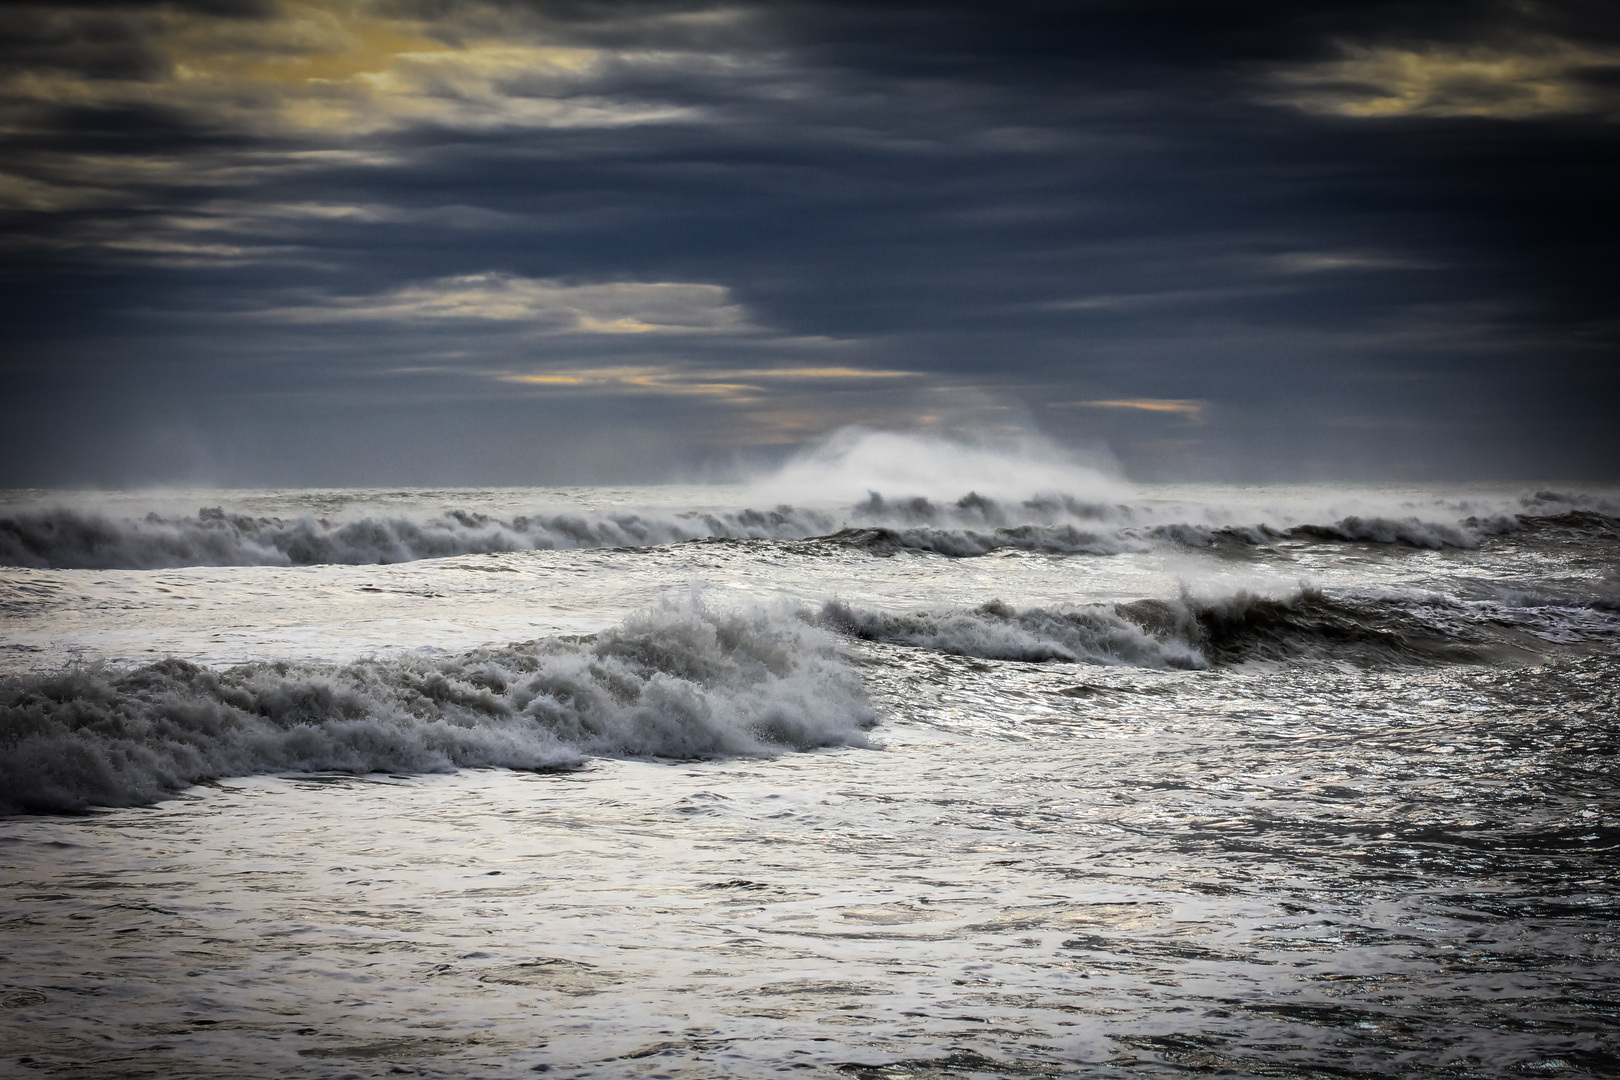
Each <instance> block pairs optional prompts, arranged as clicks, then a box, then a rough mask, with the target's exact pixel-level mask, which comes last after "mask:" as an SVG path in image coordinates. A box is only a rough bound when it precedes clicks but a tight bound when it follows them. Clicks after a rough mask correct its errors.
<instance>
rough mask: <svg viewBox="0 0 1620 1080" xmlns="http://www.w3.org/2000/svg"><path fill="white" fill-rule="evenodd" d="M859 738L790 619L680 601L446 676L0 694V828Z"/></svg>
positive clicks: (31, 686) (823, 653)
mask: <svg viewBox="0 0 1620 1080" xmlns="http://www.w3.org/2000/svg"><path fill="white" fill-rule="evenodd" d="M873 722H874V719H873V714H872V711H871V709H870V707H869V706H868V705H867V703H866V699H865V695H864V692H863V691H862V688H861V685H860V682H859V680H858V679H857V678H856V676H855V675H854V673H853V671H852V670H851V669H850V668H849V667H848V666H846V665H845V664H844V663H843V662H842V661H841V660H840V659H839V658H838V657H837V656H836V655H835V654H834V652H833V651H832V649H831V648H830V642H829V641H828V640H827V638H826V637H825V635H823V634H821V633H819V632H817V631H815V630H814V629H813V628H811V627H809V626H808V625H806V624H805V622H804V621H803V620H801V619H798V618H795V617H793V616H792V615H790V614H786V613H782V612H773V611H769V610H761V611H755V612H752V613H744V614H736V613H733V614H722V613H717V612H714V611H710V610H709V609H707V608H705V607H704V606H703V605H702V604H700V603H695V602H694V603H692V604H687V605H685V606H676V607H665V608H661V609H658V610H655V611H652V612H649V613H647V614H644V615H642V616H639V617H637V618H634V619H632V620H630V621H628V622H626V623H625V624H624V625H622V626H620V627H618V628H616V629H613V630H610V631H608V632H605V633H602V634H599V635H596V636H594V637H590V638H585V639H578V638H575V639H567V638H562V639H551V640H545V641H537V642H531V643H529V644H526V645H514V646H510V647H507V648H502V649H485V650H478V651H475V652H470V653H466V654H463V655H460V656H454V657H449V658H444V659H433V660H426V659H412V658H400V659H391V660H369V661H362V662H359V663H354V664H347V665H314V664H305V665H298V664H286V663H259V664H249V665H245V666H242V667H236V668H231V669H228V670H223V671H220V670H215V669H212V668H208V667H203V666H200V665H197V664H192V663H187V662H185V661H181V660H165V661H161V662H159V663H155V664H148V665H145V666H141V667H136V668H132V669H122V670H120V669H111V668H83V669H71V670H68V671H65V672H61V673H58V674H54V675H50V676H45V677H14V678H11V679H7V680H5V681H3V682H0V813H13V812H16V811H19V810H24V811H61V810H77V809H81V808H83V807H85V806H90V805H96V806H128V805H138V804H142V803H149V802H154V801H157V800H159V799H162V798H165V797H167V796H169V795H171V794H173V793H174V792H175V791H178V790H180V789H182V788H184V787H187V786H189V785H192V784H195V783H198V782H199V781H203V780H209V779H214V778H218V777H225V776H245V775H251V774H258V773H275V772H289V771H341V772H351V773H368V772H379V771H386V772H417V773H420V772H444V771H449V770H452V769H455V768H458V767H488V766H503V767H506V768H513V769H555V768H568V767H572V766H576V765H578V764H579V763H580V762H581V761H583V760H584V758H585V757H586V756H587V755H609V756H627V757H652V758H661V757H668V758H712V757H730V756H739V755H742V756H762V755H769V754H774V753H779V752H782V751H785V750H802V749H808V748H811V747H817V746H833V745H851V744H854V745H859V744H862V743H863V742H864V738H863V735H862V732H863V731H864V730H865V729H866V728H868V727H870V726H871V725H872V723H873Z"/></svg>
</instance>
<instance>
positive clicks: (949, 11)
mask: <svg viewBox="0 0 1620 1080" xmlns="http://www.w3.org/2000/svg"><path fill="white" fill-rule="evenodd" d="M0 11H3V12H4V14H3V16H0V22H3V24H4V28H5V29H4V35H3V43H0V48H4V49H5V50H6V52H5V57H6V59H5V61H4V63H3V66H4V67H5V68H6V69H7V70H9V71H11V72H13V74H12V75H11V76H9V77H8V78H7V79H6V81H5V86H4V98H3V101H0V129H3V135H0V138H3V139H4V146H5V151H4V154H5V159H4V160H5V164H4V166H3V167H0V207H3V211H0V235H3V243H4V245H5V246H4V248H3V249H0V250H4V251H5V253H6V255H5V265H4V274H5V280H6V281H7V289H6V292H7V299H6V301H5V304H6V314H7V316H8V323H9V325H11V326H13V327H14V328H15V333H14V339H13V345H12V347H11V348H10V349H9V350H8V357H7V359H6V360H5V365H6V378H7V380H8V382H9V383H10V385H11V387H12V388H13V393H11V394H10V395H8V404H7V406H6V409H7V413H8V415H7V421H8V422H7V424H6V440H7V442H6V448H5V451H4V454H5V464H6V466H7V469H6V470H5V476H4V477H3V478H0V480H3V481H4V482H10V483H33V482H61V481H68V480H78V479H103V480H123V479H158V478H166V477H175V476H178V477H180V478H187V479H197V478H202V479H218V480H241V481H245V482H288V481H293V482H299V481H305V482H365V481H367V480H369V479H376V480H378V481H379V482H391V483H398V482H409V481H411V480H420V481H422V482H451V481H465V482H481V481H505V482H522V481H524V480H543V479H560V478H570V477H585V478H598V479H602V478H609V476H610V475H613V474H622V475H625V476H651V475H655V474H657V472H658V471H659V470H660V469H667V468H668V467H669V465H670V463H671V462H672V461H673V462H678V461H688V462H692V461H696V460H700V459H706V458H712V457H714V456H715V455H716V454H718V455H720V456H721V457H724V456H725V455H726V454H729V453H732V452H746V451H747V450H748V448H749V447H769V446H780V445H788V444H791V443H793V442H795V441H802V440H804V439H807V438H811V437H814V436H815V435H816V434H818V433H819V432H823V431H826V430H829V429H831V428H834V427H837V426H839V425H841V424H844V423H850V422H860V423H869V424H877V425H916V424H941V423H949V422H951V420H952V418H953V417H958V416H966V417H970V418H972V419H973V420H974V421H975V422H985V420H986V418H987V417H988V418H990V420H991V421H992V422H994V421H995V418H996V417H1004V418H1007V419H1008V421H1009V422H1011V421H1012V420H1018V421H1019V422H1022V420H1025V419H1033V421H1034V422H1036V423H1039V424H1041V425H1043V426H1045V427H1047V428H1048V429H1050V430H1053V431H1056V432H1059V433H1061V434H1064V435H1065V436H1067V437H1070V438H1073V439H1077V440H1081V441H1091V440H1096V439H1098V438H1103V439H1106V440H1107V441H1108V442H1109V443H1110V444H1111V445H1112V446H1113V447H1114V448H1115V450H1116V451H1118V452H1119V453H1120V454H1121V456H1122V457H1123V458H1124V460H1125V462H1126V464H1127V466H1128V468H1129V469H1130V470H1131V471H1134V472H1136V473H1138V474H1143V475H1148V474H1153V473H1161V474H1174V473H1186V472H1188V471H1199V470H1202V471H1205V472H1210V473H1220V472H1224V473H1228V474H1237V475H1287V474H1300V473H1306V472H1322V473H1338V474H1357V473H1371V474H1383V473H1387V472H1390V471H1396V472H1402V471H1404V472H1407V473H1410V474H1415V475H1420V474H1423V473H1425V472H1429V473H1434V474H1440V475H1444V474H1457V473H1474V474H1491V473H1503V474H1507V473H1511V474H1516V475H1527V474H1538V473H1539V474H1556V473H1561V474H1566V475H1612V473H1613V472H1614V467H1615V463H1616V461H1617V460H1620V454H1617V453H1616V451H1617V450H1620V444H1617V441H1616V439H1617V437H1616V435H1615V434H1614V433H1613V430H1612V429H1613V425H1612V424H1610V423H1608V422H1607V417H1606V416H1605V412H1606V409H1605V406H1604V402H1605V400H1613V394H1614V392H1615V390H1617V389H1620V387H1617V386H1616V380H1617V376H1616V371H1617V370H1620V364H1616V363H1615V361H1616V359H1617V356H1616V348H1615V344H1616V343H1615V329H1616V324H1615V321H1614V317H1613V314H1612V300H1611V299H1610V297H1611V296H1612V294H1613V287H1614V284H1615V281H1614V271H1613V270H1612V268H1611V266H1610V265H1609V263H1610V261H1611V260H1610V259H1609V258H1608V252H1610V251H1612V250H1613V247H1612V245H1613V241H1614V239H1615V238H1614V236H1613V233H1612V231H1607V230H1610V229H1612V227H1611V226H1609V224H1608V221H1607V216H1606V215H1605V213H1604V210H1605V204H1606V202H1607V200H1608V198H1609V195H1608V192H1610V191H1612V190H1614V188H1615V186H1616V182H1617V181H1620V169H1617V167H1616V165H1617V163H1616V160H1615V146H1616V142H1615V138H1614V136H1615V132H1616V131H1617V128H1616V126H1615V124H1616V119H1617V116H1620V87H1617V85H1616V81H1615V79H1614V78H1613V75H1614V73H1615V72H1616V71H1617V70H1620V19H1617V18H1616V17H1615V16H1614V15H1613V14H1612V13H1611V11H1612V9H1611V8H1610V7H1608V6H1606V5H1596V4H1590V5H1583V4H1576V3H1564V4H1550V5H1527V4H1513V5H1507V4H1454V3H1448V4H1439V3H1435V4H1409V3H1403V4H1387V5H1380V4H1365V3H1358V4H1345V5H1338V6H1335V5H1298V4H1292V3H1289V4H1284V3H1276V4H1263V3H1262V4H1249V5H1242V6H1237V5H1224V4H1208V3H1203V4H1194V3H1180V4H1178V3H1155V4H1139V3H1133V4H1125V3H1109V4H1105V3H1091V4H1056V3H1048V4H1037V3H1027V4H1007V5H996V6H994V7H989V6H986V5H982V4H966V3H963V4H950V3H934V4H899V3H896V4H883V3H861V4H831V3H823V4H769V5H747V4H744V5H731V6H718V5H699V4H691V5H678V4H667V3H658V4H651V3H649V4H635V3H600V2H595V3H574V4H564V3H530V4H498V3H484V4H471V3H459V2H441V3H432V2H425V0H424V2H414V0H411V2H407V0H397V2H389V3H375V4H367V3H361V2H353V3H336V2H333V3H321V4H307V5H305V4H295V3H286V4H275V3H262V4H240V5H235V4H225V3H220V4H214V5H184V4H166V5H161V6H158V5H143V4H137V3H123V4H101V5H50V6H27V5H22V6H13V7H7V8H4V9H0ZM1144 402H1145V403H1149V404H1148V405H1143V403H1144ZM1153 402H1159V403H1166V402H1169V403H1182V405H1183V406H1185V407H1182V408H1173V407H1155V406H1152V405H1151V403H1153ZM1133 403H1134V404H1133Z"/></svg>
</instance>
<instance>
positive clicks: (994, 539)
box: [0, 436, 1620, 1080]
mask: <svg viewBox="0 0 1620 1080" xmlns="http://www.w3.org/2000/svg"><path fill="white" fill-rule="evenodd" d="M886 439H887V440H888V441H885V440H886ZM0 564H3V569H0V619H3V623H0V671H3V678H0V809H3V812H4V816H3V817H0V926H3V927H4V930H3V935H0V950H3V953H0V1004H3V1005H4V1008H3V1009H0V1046H3V1048H4V1049H3V1050H0V1075H5V1076H16V1077H38V1078H41V1080H44V1078H57V1077H64V1078H65V1077H74V1078H111V1077H130V1078H134V1077H164V1078H173V1077H334V1078H335V1077H371V1076H399V1075H407V1076H409V1075H414V1076H445V1077H460V1076H478V1077H501V1076H514V1077H515V1076H532V1075H536V1074H548V1075H551V1076H559V1077H604V1078H611V1077H763V1076H791V1075H809V1076H828V1077H846V1078H853V1080H902V1078H933V1077H1037V1078H1039V1077H1067V1076H1104V1075H1106V1076H1120V1075H1129V1076H1182V1075H1186V1074H1189V1073H1214V1074H1226V1075H1243V1076H1267V1077H1310V1078H1327V1077H1332V1078H1347V1077H1361V1076H1366V1077H1372V1076H1417V1077H1427V1076H1433V1077H1524V1076H1569V1077H1575V1076H1616V1075H1620V1046H1617V1041H1616V1033H1617V1030H1620V1026H1617V1021H1620V964H1617V959H1620V955H1617V949H1616V947H1617V941H1620V927H1617V923H1616V919H1615V917H1616V914H1617V905H1620V893H1617V888H1620V859H1617V858H1616V846H1617V842H1620V798H1617V790H1616V770H1615V752H1616V749H1617V747H1620V730H1617V719H1620V716H1617V711H1620V492H1617V491H1615V490H1613V489H1604V488H1600V487H1594V486H1580V485H1569V484H1562V485H1553V484H1544V485H1524V484H1478V485H1458V484H1451V485H1382V486H1360V487H1352V486H1344V485H1294V486H1260V487H1255V486H1249V487H1239V486H1218V485H1191V484H1189V485H1146V484H1132V483H1128V482H1126V481H1124V480H1122V479H1120V478H1118V477H1117V476H1115V475H1111V474H1109V473H1107V472H1106V471H1105V470H1099V469H1094V468H1088V467H1086V466H1085V465H1083V464H1078V463H1075V462H1073V461H1068V460H1062V459H1058V458H1055V457H1054V456H1053V455H1043V454H1040V453H1034V452H1030V451H1029V450H1028V448H1025V450H1023V451H1018V452H1014V451H1009V450H996V449H987V448H984V447H971V446H970V447H962V446H958V445H954V444H947V443H944V442H942V441H929V440H918V439H911V440H909V441H907V440H905V439H903V438H901V437H898V436H892V437H878V436H867V437H863V438H862V439H861V440H856V441H855V442H846V443H845V444H844V445H842V446H835V447H834V448H833V450H831V451H829V452H826V453H823V454H821V455H820V456H811V457H809V458H803V459H799V460H797V461H795V462H794V463H792V464H790V465H789V466H788V467H786V468H784V469H782V470H780V471H778V472H777V473H775V474H773V475H771V476H767V477H765V478H763V479H761V480H758V481H755V482H751V483H748V484H730V485H686V486H659V487H614V488H609V487H597V488H535V489H500V490H472V489H457V490H427V489H400V490H324V491H309V490H266V491H225V490H186V491H140V492H68V491H18V492H7V493H3V494H0Z"/></svg>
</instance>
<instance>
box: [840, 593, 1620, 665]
mask: <svg viewBox="0 0 1620 1080" xmlns="http://www.w3.org/2000/svg"><path fill="white" fill-rule="evenodd" d="M818 621H819V622H820V623H821V624H822V625H823V626H825V627H827V628H828V629H831V630H835V631H837V632H839V633H842V634H846V635H848V636H850V637H854V638H857V639H860V640H863V641H872V642H877V643H881V644H886V645H903V646H908V647H912V648H918V649H925V650H929V651H932V652H938V653H944V654H947V655H951V656H967V657H975V658H978V659H982V660H1011V661H1022V662H1026V663H1046V662H1049V661H1062V662H1069V663H1088V664H1108V665H1124V666H1131V667H1145V668H1166V669H1200V668H1207V667H1213V666H1222V665H1231V664H1241V663H1247V662H1251V661H1279V662H1288V661H1317V662H1329V663H1335V664H1350V665H1355V666H1360V667H1382V666H1389V665H1425V664H1434V663H1478V662H1486V661H1490V660H1494V659H1505V658H1506V659H1512V658H1526V657H1534V656H1536V655H1539V654H1541V653H1544V652H1546V651H1547V650H1548V649H1550V648H1551V647H1552V646H1554V645H1559V644H1575V643H1581V642H1614V641H1620V604H1616V603H1614V602H1613V601H1612V600H1610V599H1607V598H1604V597H1596V598H1594V597H1591V596H1589V595H1569V596H1563V597H1555V596H1552V595H1548V594H1540V595H1537V596H1533V597H1532V596H1526V595H1522V594H1521V595H1513V594H1509V593H1505V592H1502V593H1497V594H1495V595H1493V596H1491V597H1489V598H1482V599H1480V600H1476V601H1474V602H1462V601H1456V600H1448V599H1445V598H1441V597H1424V598H1414V597H1382V598H1372V597H1368V598H1359V599H1350V598H1345V597H1332V596H1327V595H1324V594H1323V593H1322V592H1320V591H1318V590H1315V589H1305V590H1301V591H1300V592H1299V593H1298V594H1297V595H1295V596H1292V597H1288V598H1284V599H1274V598H1268V597H1260V596H1251V595H1249V594H1246V593H1239V594H1237V595H1234V596H1228V597H1222V598H1218V599H1193V598H1189V597H1185V596H1184V597H1181V598H1179V599H1176V600H1160V599H1147V600H1136V601H1131V602H1128V603H1119V604H1089V605H1084V606H1080V607H1072V608H1039V607H1036V608H1025V609H1023V610H1018V609H1015V608H1013V607H1011V606H1010V605H1007V604H1004V603H1001V602H999V601H997V602H992V603H989V604H983V605H980V606H978V607H975V608H971V609H955V610H944V611H922V612H905V613H898V614H896V613H888V612H878V611H870V610H863V609H859V608H856V607H853V606H851V605H849V604H846V603H843V602H840V601H833V602H830V603H828V604H826V605H825V606H824V607H823V608H822V609H821V611H820V613H819V615H818Z"/></svg>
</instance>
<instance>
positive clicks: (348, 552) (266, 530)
mask: <svg viewBox="0 0 1620 1080" xmlns="http://www.w3.org/2000/svg"><path fill="white" fill-rule="evenodd" d="M1176 509H1179V510H1180V511H1182V512H1189V513H1190V512H1191V511H1193V510H1196V509H1198V508H1187V507H1183V508H1176ZM1447 509H1448V508H1447V507H1445V506H1440V505H1437V506H1435V507H1432V508H1429V510H1427V511H1426V514H1425V515H1424V516H1419V515H1417V514H1413V515H1408V516H1401V517H1396V516H1379V515H1371V514H1369V515H1348V516H1341V517H1335V518H1332V519H1331V520H1327V521H1325V522H1321V523H1312V522H1308V521H1307V522H1304V523H1298V522H1287V521H1284V522H1280V523H1279V522H1263V521H1262V522H1259V523H1255V524H1248V525H1234V524H1229V523H1210V522H1196V521H1177V520H1170V521H1164V520H1155V517H1156V516H1161V515H1162V514H1164V513H1166V512H1167V511H1165V510H1164V509H1163V508H1158V507H1148V506H1131V505H1127V504H1110V503H1104V502H1097V501H1088V500H1083V499H1077V498H1073V497H1068V496H1061V495H1051V496H1039V497H1035V498H1029V499H1023V500H1014V501H1004V500H996V499H991V498H987V497H985V496H982V495H978V494H975V493H971V492H970V493H969V494H968V495H966V496H963V497H962V498H960V499H957V500H955V501H934V500H929V499H925V498H921V497H917V498H907V499H885V498H884V497H883V496H882V495H880V494H877V493H872V494H870V495H869V496H868V497H867V499H866V500H865V501H863V502H861V503H859V504H857V505H855V506H853V507H849V508H847V509H846V510H843V511H841V512H835V511H829V510H823V509H814V508H804V507H794V506H789V505H781V506H777V507H775V508H773V509H769V510H736V511H724V512H721V511H705V512H699V511H664V512H651V511H649V512H634V511H616V512H606V513H600V512H599V513H590V512H585V511H579V512H554V513H535V514H518V515H508V516H505V517H496V516H493V515H490V514H486V513H482V512H476V511H473V510H448V511H444V512H442V513H438V514H426V515H418V516H410V515H404V514H390V515H382V514H373V515H365V516H353V517H344V516H341V515H339V516H335V517H317V516H313V515H306V516H298V517H287V518H283V517H276V516H263V515H257V516H255V515H248V514H240V513H234V512H230V511H227V510H226V509H224V508H222V507H209V508H204V509H202V510H200V511H198V512H197V513H196V514H195V515H193V516H180V515H173V514H170V515H163V514H158V513H149V514H146V515H145V516H143V517H138V518H137V517H111V516H108V515H105V514H101V513H96V512H92V511H86V510H82V509H76V508H67V507H51V506H38V507H32V508H27V509H17V510H12V511H10V512H9V513H4V514H0V565H6V566H19V567H37V568H57V569H73V568H79V569H131V570H141V569H156V568H165V567H178V566H255V565H266V566H309V565H319V564H334V563H335V564H375V563H400V562H410V561H413V560H417V559H433V558H443V557H446V556H452V555H470V554H487V553H492V552H511V551H530V550H555V549H567V548H636V547H656V546H660V545H664V544H673V543H680V542H683V541H689V540H775V541H805V540H812V541H815V542H817V543H821V544H826V545H832V546H836V547H845V548H855V549H860V550H865V551H869V552H871V553H873V554H878V555H893V554H897V553H901V552H927V553H933V554H938V555H944V556H948V557H951V558H971V557H974V556H980V555H986V554H990V553H992V552H996V551H1028V552H1041V553H1047V554H1059V555H1075V554H1084V555H1113V554H1118V553H1120V552H1124V551H1141V550H1145V549H1148V548H1151V547H1154V546H1159V545H1166V544H1170V545H1180V546H1186V547H1195V548H1210V547H1215V548H1220V547H1233V548H1252V547H1257V546H1268V545H1273V544H1277V543H1281V542H1285V541H1305V542H1348V543H1372V544H1388V545H1402V546H1408V547H1417V548H1431V549H1438V548H1446V547H1451V548H1473V547H1477V546H1479V544H1481V543H1482V542H1484V541H1485V540H1486V539H1488V538H1490V537H1494V536H1503V535H1506V534H1510V533H1515V532H1521V531H1527V530H1528V531H1530V532H1531V533H1532V534H1533V535H1535V536H1539V535H1542V534H1544V533H1548V532H1551V531H1562V532H1564V533H1581V532H1588V533H1590V532H1597V533H1602V534H1604V535H1612V534H1613V532H1614V530H1615V529H1616V528H1620V520H1617V519H1616V516H1615V515H1620V505H1617V504H1614V503H1613V501H1612V500H1611V501H1604V500H1602V499H1594V498H1593V497H1592V496H1588V495H1585V494H1559V493H1556V492H1538V493H1537V494H1536V495H1534V496H1529V497H1526V498H1524V499H1523V500H1521V501H1520V505H1519V506H1518V507H1517V508H1516V509H1514V510H1512V511H1509V510H1500V511H1498V512H1494V513H1484V514H1469V515H1467V516H1464V517H1461V518H1452V519H1450V520H1447V519H1446V518H1445V517H1444V516H1443V515H1444V513H1445V511H1446V510H1447ZM1204 510H1205V512H1206V514H1207V513H1208V512H1209V511H1208V508H1204ZM1223 513H1225V511H1223Z"/></svg>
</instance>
